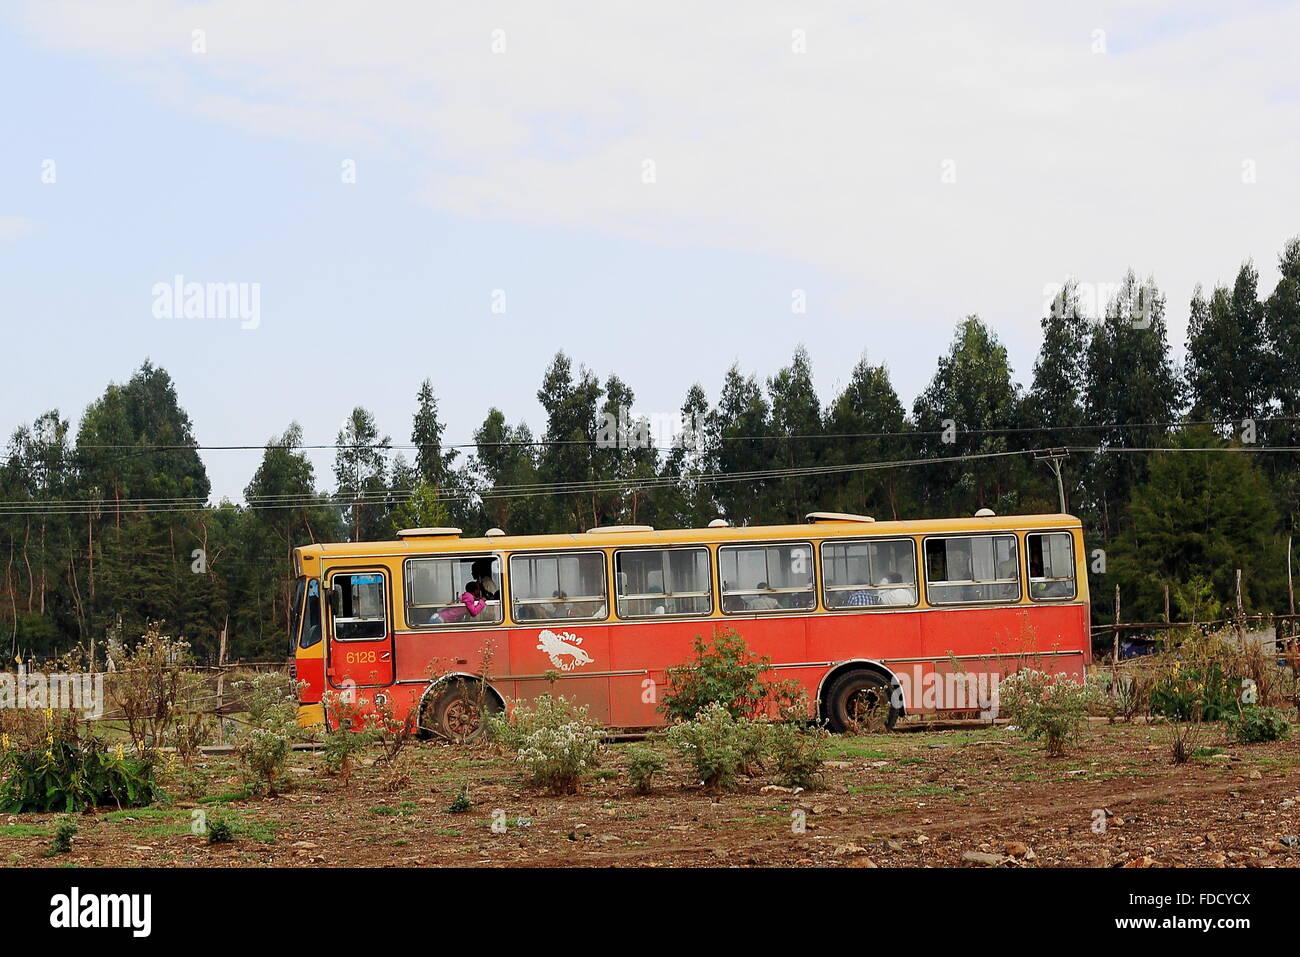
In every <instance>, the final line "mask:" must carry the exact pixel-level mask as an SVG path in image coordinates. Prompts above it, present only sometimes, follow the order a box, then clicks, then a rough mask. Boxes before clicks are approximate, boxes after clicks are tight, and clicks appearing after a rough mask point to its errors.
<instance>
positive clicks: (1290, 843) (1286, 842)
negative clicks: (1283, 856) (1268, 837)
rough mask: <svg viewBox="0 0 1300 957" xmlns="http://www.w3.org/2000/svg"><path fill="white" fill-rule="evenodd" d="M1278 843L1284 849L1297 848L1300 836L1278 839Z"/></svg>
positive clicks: (1294, 835)
mask: <svg viewBox="0 0 1300 957" xmlns="http://www.w3.org/2000/svg"><path fill="white" fill-rule="evenodd" d="M1278 843H1279V844H1281V845H1282V846H1283V847H1295V846H1296V845H1297V844H1300V835H1297V834H1288V835H1287V836H1286V837H1282V838H1278Z"/></svg>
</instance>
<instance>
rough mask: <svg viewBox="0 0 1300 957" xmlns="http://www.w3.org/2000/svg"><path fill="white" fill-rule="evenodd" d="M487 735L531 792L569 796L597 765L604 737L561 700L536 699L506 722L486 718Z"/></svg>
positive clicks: (520, 706)
mask: <svg viewBox="0 0 1300 957" xmlns="http://www.w3.org/2000/svg"><path fill="white" fill-rule="evenodd" d="M488 733H489V734H490V735H491V736H492V738H493V739H494V740H495V741H497V742H499V743H500V744H501V745H503V746H504V747H505V748H507V749H508V750H512V751H514V752H515V758H516V760H517V761H518V762H519V766H520V767H521V768H522V769H523V772H524V777H525V779H526V780H527V782H528V783H529V784H530V785H533V786H534V787H541V788H546V789H547V790H549V791H551V792H552V793H553V794H572V793H574V792H575V791H577V790H578V785H579V784H581V783H582V778H583V776H584V775H585V774H586V773H587V772H588V771H590V770H591V769H593V768H595V767H596V766H597V765H598V764H599V763H600V757H601V754H602V753H603V751H604V745H603V744H602V741H601V739H602V738H603V736H604V732H603V731H602V729H601V728H600V726H599V725H597V724H596V723H595V722H594V721H592V720H591V719H590V718H589V717H588V715H587V709H586V708H585V707H581V708H579V707H575V706H573V705H572V704H570V703H569V702H568V701H566V700H565V699H564V698H563V697H558V698H552V697H551V696H550V695H542V696H541V697H540V698H538V699H537V700H536V701H535V702H534V703H533V705H532V706H531V707H529V706H528V705H524V704H518V705H516V706H515V708H514V710H513V711H512V712H511V713H510V715H509V716H505V715H492V716H489V718H488Z"/></svg>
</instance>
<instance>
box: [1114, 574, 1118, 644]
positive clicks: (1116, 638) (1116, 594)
mask: <svg viewBox="0 0 1300 957" xmlns="http://www.w3.org/2000/svg"><path fill="white" fill-rule="evenodd" d="M1114 660H1115V663H1116V664H1118V663H1119V586H1118V585H1116V586H1115V659H1114Z"/></svg>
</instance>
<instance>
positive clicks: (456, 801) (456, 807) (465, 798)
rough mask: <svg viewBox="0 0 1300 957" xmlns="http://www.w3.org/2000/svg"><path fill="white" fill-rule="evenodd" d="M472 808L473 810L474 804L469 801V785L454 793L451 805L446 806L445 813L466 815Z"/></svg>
mask: <svg viewBox="0 0 1300 957" xmlns="http://www.w3.org/2000/svg"><path fill="white" fill-rule="evenodd" d="M473 808H474V802H473V801H471V800H470V797H469V785H468V784H466V785H464V786H463V787H461V789H460V790H459V791H457V792H456V796H455V797H454V798H452V800H451V803H450V804H449V805H447V813H448V814H467V813H469V812H470V811H471V810H473Z"/></svg>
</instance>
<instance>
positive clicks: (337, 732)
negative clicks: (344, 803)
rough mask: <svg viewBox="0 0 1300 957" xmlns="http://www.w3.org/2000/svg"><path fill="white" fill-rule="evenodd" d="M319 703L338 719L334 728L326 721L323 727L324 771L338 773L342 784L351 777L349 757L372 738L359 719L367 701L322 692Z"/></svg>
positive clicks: (350, 759) (371, 734) (362, 748)
mask: <svg viewBox="0 0 1300 957" xmlns="http://www.w3.org/2000/svg"><path fill="white" fill-rule="evenodd" d="M322 703H323V704H324V705H325V711H326V712H327V713H328V714H329V715H331V716H332V717H334V718H335V719H336V720H337V721H338V726H337V727H335V728H330V727H329V725H328V724H327V725H326V727H325V770H326V772H327V773H329V774H336V775H338V777H339V779H340V781H341V782H342V783H343V784H344V785H346V784H347V783H348V780H349V779H350V778H351V776H352V756H353V755H354V754H357V753H358V752H360V751H362V750H364V749H365V747H366V745H368V744H369V743H370V741H371V739H372V738H373V733H372V732H371V731H370V730H369V729H367V728H366V727H365V723H364V721H363V719H362V718H361V712H362V710H363V709H364V708H365V706H366V705H367V704H368V701H367V699H365V698H360V699H357V698H352V697H348V696H344V695H339V694H335V693H334V692H333V691H326V692H325V694H324V695H323V696H322Z"/></svg>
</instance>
